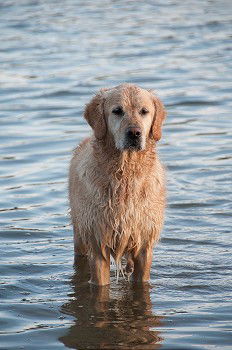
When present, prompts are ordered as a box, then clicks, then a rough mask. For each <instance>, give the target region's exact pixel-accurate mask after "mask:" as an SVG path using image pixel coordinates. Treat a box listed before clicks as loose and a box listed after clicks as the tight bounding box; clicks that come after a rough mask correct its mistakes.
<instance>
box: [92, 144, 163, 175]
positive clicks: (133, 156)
mask: <svg viewBox="0 0 232 350" xmlns="http://www.w3.org/2000/svg"><path fill="white" fill-rule="evenodd" d="M93 152H94V154H95V156H96V157H95V159H97V160H98V163H99V164H98V165H99V167H100V168H102V171H104V172H106V173H109V176H112V173H113V176H115V175H116V176H117V178H120V177H123V176H125V175H126V176H127V177H128V176H130V177H133V175H134V176H136V177H137V176H142V175H143V174H144V173H149V171H152V169H154V167H155V165H156V159H157V154H156V144H155V141H154V140H151V139H148V140H147V141H146V148H145V150H141V151H134V150H124V151H120V150H118V149H116V147H115V145H114V144H113V143H112V140H111V139H109V138H106V139H104V140H97V139H94V140H93ZM99 155H100V156H99ZM128 180H129V178H128Z"/></svg>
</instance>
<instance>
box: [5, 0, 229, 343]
mask: <svg viewBox="0 0 232 350" xmlns="http://www.w3.org/2000/svg"><path fill="white" fill-rule="evenodd" d="M231 9H232V5H231V2H230V1H226V0H222V1H219V0H218V1H216V0H212V1H200V0H196V1H191V0H189V1H180V0H177V1H175V0H173V1H172V0H170V1H161V0H160V1H149V0H145V1H143V2H141V1H127V2H125V1H121V0H119V1H113V0H111V1H106V0H101V1H100V0H97V1H79V0H77V1H75V0H65V1H58V0H56V1H54V0H51V1H48V0H35V1H33V0H20V1H16V0H3V1H1V3H0V17H1V18H0V33H1V34H0V35H1V45H0V60H1V65H0V84H1V90H0V101H1V112H0V135H1V136H0V146H1V153H0V186H1V196H0V207H1V211H0V224H1V235H0V275H1V278H0V297H1V304H0V348H1V349H13V350H15V349H39V350H49V349H54V350H56V349H64V348H72V349H159V348H161V349H162V348H163V349H222V348H223V349H224V348H228V349H229V348H230V349H231V318H232V317H231V314H232V311H231V308H230V307H231V304H230V297H231V295H230V291H231V286H230V278H231V217H230V214H231V211H230V209H231V207H230V203H231V202H230V200H231V133H230V132H231V100H230V97H231V84H230V81H231V80H230V79H231V74H230V65H231V61H232V57H231V51H230V44H231V35H230V29H231V22H230V20H231V15H230V14H231ZM124 81H127V82H132V83H136V84H139V85H141V86H142V87H147V88H152V89H155V90H157V91H158V93H159V96H160V97H161V98H162V100H163V101H164V103H165V105H166V107H167V110H168V118H167V121H166V125H165V128H164V135H163V139H162V141H161V142H160V145H159V152H160V156H161V158H162V160H163V162H164V163H165V165H166V166H167V169H168V188H169V198H168V209H167V213H166V224H165V228H164V231H163V234H162V240H161V242H160V244H159V246H158V247H157V248H156V249H155V254H154V259H153V265H152V274H151V284H150V285H148V286H144V287H141V286H137V287H135V286H131V285H129V284H127V283H126V282H123V281H120V282H119V283H118V284H117V283H116V281H115V280H114V278H113V280H112V284H111V287H110V288H107V287H106V288H102V289H100V290H98V289H95V288H92V289H91V288H90V286H89V285H88V284H87V283H86V282H85V281H82V280H81V279H80V276H79V275H78V273H77V272H75V271H74V269H73V243H72V228H71V226H70V223H69V216H68V203H67V181H66V179H67V168H68V162H69V159H70V155H71V150H72V149H73V148H74V146H75V145H76V144H77V143H78V142H80V141H81V140H82V139H83V138H84V137H85V136H86V135H88V134H89V131H90V129H89V127H88V126H87V125H86V123H85V121H84V120H83V118H82V114H83V108H84V105H85V103H86V102H87V101H88V100H89V99H90V97H91V96H92V94H93V93H94V92H96V91H97V90H98V89H99V88H101V87H108V86H114V85H116V84H119V83H121V82H124Z"/></svg>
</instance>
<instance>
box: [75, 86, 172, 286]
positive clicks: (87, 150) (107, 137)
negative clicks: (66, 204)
mask: <svg viewBox="0 0 232 350" xmlns="http://www.w3.org/2000/svg"><path fill="white" fill-rule="evenodd" d="M84 117H85V119H86V120H87V122H88V123H89V125H90V126H91V127H92V129H93V132H94V135H93V136H92V137H90V138H88V139H86V140H84V141H83V142H82V143H81V144H80V145H79V146H78V147H77V148H76V149H75V150H74V154H73V158H72V160H71V165H70V173H69V200H70V208H71V218H72V223H73V227H74V250H75V255H76V257H78V256H81V255H84V256H86V257H87V260H88V263H89V266H90V273H91V282H92V283H94V284H97V285H106V284H109V282H110V255H111V256H113V258H114V259H115V261H116V263H117V264H119V263H120V261H121V259H122V257H125V258H126V260H127V265H126V269H125V272H126V273H128V274H132V277H133V280H134V281H138V282H145V281H148V280H149V278H150V268H151V263H152V251H153V246H154V244H155V242H157V241H158V240H159V237H160V232H161V229H162V226H163V220H164V209H165V173H164V169H163V166H162V165H161V163H160V161H159V158H158V155H157V152H156V142H157V141H158V140H160V138H161V128H162V123H163V121H164V119H165V110H164V107H163V104H162V102H161V101H160V100H159V98H158V97H156V96H155V95H154V94H153V93H152V92H150V91H148V90H145V89H142V88H139V87H138V86H135V85H132V84H122V85H119V86H116V87H114V88H110V89H102V90H100V92H99V93H97V94H96V96H94V97H93V98H92V100H91V101H90V102H89V103H88V104H87V106H86V109H85V113H84Z"/></svg>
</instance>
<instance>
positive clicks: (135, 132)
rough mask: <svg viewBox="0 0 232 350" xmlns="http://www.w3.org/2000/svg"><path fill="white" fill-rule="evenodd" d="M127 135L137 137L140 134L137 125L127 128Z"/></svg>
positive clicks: (134, 138)
mask: <svg viewBox="0 0 232 350" xmlns="http://www.w3.org/2000/svg"><path fill="white" fill-rule="evenodd" d="M126 134H127V137H129V138H130V139H132V140H136V139H139V138H140V137H141V135H142V131H141V129H140V128H138V127H130V128H128V129H127V133H126Z"/></svg>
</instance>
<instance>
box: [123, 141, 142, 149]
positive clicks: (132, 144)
mask: <svg viewBox="0 0 232 350" xmlns="http://www.w3.org/2000/svg"><path fill="white" fill-rule="evenodd" d="M123 149H124V150H131V151H141V150H142V149H143V147H142V143H141V141H140V140H127V141H126V142H125V143H124V147H123Z"/></svg>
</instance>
